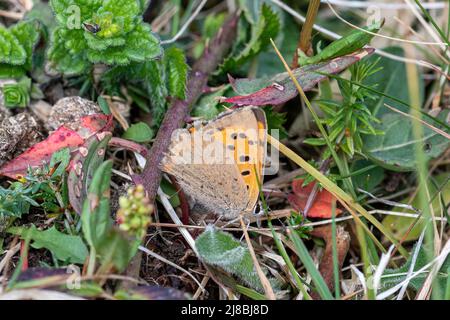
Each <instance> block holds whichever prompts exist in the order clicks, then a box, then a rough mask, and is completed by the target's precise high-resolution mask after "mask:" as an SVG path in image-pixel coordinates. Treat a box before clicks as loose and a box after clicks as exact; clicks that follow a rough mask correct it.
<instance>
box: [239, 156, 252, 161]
mask: <svg viewBox="0 0 450 320" xmlns="http://www.w3.org/2000/svg"><path fill="white" fill-rule="evenodd" d="M239 160H241V162H249V161H250V157H249V156H240V157H239Z"/></svg>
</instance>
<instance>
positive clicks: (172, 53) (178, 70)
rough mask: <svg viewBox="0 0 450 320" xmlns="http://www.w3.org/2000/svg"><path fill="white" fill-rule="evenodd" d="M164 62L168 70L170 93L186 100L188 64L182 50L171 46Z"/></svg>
mask: <svg viewBox="0 0 450 320" xmlns="http://www.w3.org/2000/svg"><path fill="white" fill-rule="evenodd" d="M164 64H165V67H166V72H167V81H168V86H167V87H168V89H169V94H170V95H171V96H172V97H176V98H179V99H182V100H184V99H185V97H186V80H187V73H188V65H187V64H186V57H185V56H184V53H183V51H182V50H180V49H178V48H177V47H171V48H169V49H167V50H166V52H165V56H164Z"/></svg>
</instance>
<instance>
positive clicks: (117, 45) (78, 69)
mask: <svg viewBox="0 0 450 320" xmlns="http://www.w3.org/2000/svg"><path fill="white" fill-rule="evenodd" d="M147 5H148V1H137V0H114V1H113V0H95V1H89V2H86V1H84V0H52V1H51V7H52V9H53V12H54V13H55V15H56V18H57V21H58V24H59V27H58V28H56V29H55V31H54V32H53V40H52V45H51V46H50V49H49V60H50V61H51V62H52V63H53V64H54V65H55V68H56V69H57V70H59V71H61V72H63V73H64V74H79V73H83V72H84V71H86V69H87V68H88V67H89V66H90V65H92V64H95V63H104V64H108V65H113V66H114V65H129V64H130V63H131V62H145V61H148V60H153V59H156V58H158V57H159V56H161V54H162V48H161V46H160V41H159V39H158V37H157V36H155V35H154V34H153V33H152V32H151V28H150V25H149V24H147V23H144V22H143V19H142V14H143V10H144V7H146V6H147ZM77 17H79V18H77ZM87 26H91V28H89V27H87ZM92 26H95V29H92V28H93V27H92ZM71 60H72V61H74V63H73V64H74V65H71V64H70V61H71Z"/></svg>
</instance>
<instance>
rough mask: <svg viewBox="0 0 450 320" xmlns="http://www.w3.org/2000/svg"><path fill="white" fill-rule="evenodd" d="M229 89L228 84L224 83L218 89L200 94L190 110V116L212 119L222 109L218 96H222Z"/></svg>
mask: <svg viewBox="0 0 450 320" xmlns="http://www.w3.org/2000/svg"><path fill="white" fill-rule="evenodd" d="M229 90H230V85H224V86H222V87H221V88H220V89H219V90H216V91H213V92H210V93H206V94H204V95H202V96H201V98H200V99H199V100H198V102H197V103H196V104H195V106H194V110H192V116H194V117H202V118H203V119H205V120H212V119H214V118H215V117H217V116H218V115H219V113H220V112H222V111H224V110H223V108H222V107H221V103H220V101H219V99H218V98H219V97H223V96H224V95H225V94H226V92H227V91H229Z"/></svg>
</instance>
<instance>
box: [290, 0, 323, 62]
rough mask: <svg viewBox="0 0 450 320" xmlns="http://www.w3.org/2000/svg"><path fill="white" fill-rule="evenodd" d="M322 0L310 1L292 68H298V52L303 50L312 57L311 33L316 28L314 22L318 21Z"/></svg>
mask: <svg viewBox="0 0 450 320" xmlns="http://www.w3.org/2000/svg"><path fill="white" fill-rule="evenodd" d="M319 6H320V0H310V2H309V6H308V11H307V13H306V20H305V23H304V24H303V27H302V31H301V32H300V39H299V41H298V45H297V50H295V53H294V59H293V60H292V66H291V67H292V68H293V69H295V68H297V67H298V50H302V52H304V53H305V54H306V55H307V56H310V55H312V48H311V32H312V30H313V26H314V20H315V19H316V16H317V12H318V11H319Z"/></svg>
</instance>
